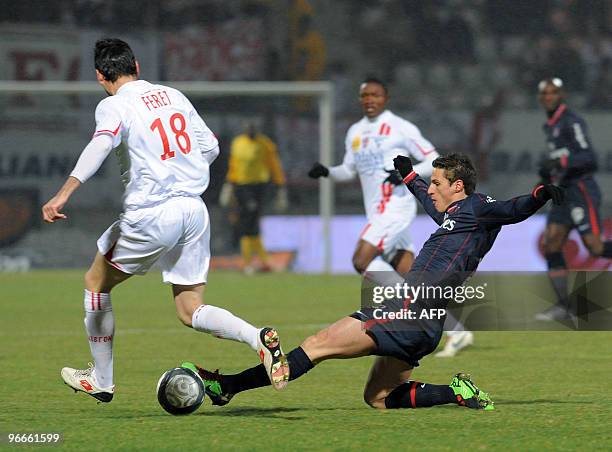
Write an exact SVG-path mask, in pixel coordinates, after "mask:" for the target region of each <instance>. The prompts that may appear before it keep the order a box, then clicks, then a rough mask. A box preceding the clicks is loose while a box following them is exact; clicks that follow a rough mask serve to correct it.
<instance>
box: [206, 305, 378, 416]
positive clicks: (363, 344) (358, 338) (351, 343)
mask: <svg viewBox="0 0 612 452" xmlns="http://www.w3.org/2000/svg"><path fill="white" fill-rule="evenodd" d="M265 330H266V329H265V328H264V329H263V330H262V331H263V333H260V336H261V337H262V342H264V339H265V338H264V336H268V339H272V341H271V342H272V344H271V345H272V350H274V340H273V339H274V335H270V334H269V332H265ZM375 349H376V343H375V342H374V339H372V338H371V337H370V336H369V335H368V334H367V332H366V331H365V330H364V329H363V328H362V324H361V322H360V321H359V320H357V319H355V318H352V317H344V318H342V319H340V320H338V321H337V322H335V323H334V324H332V325H330V326H329V327H327V328H325V329H323V330H321V331H319V332H318V333H316V334H314V335H313V336H310V337H309V338H307V339H306V340H305V341H304V342H303V343H302V345H301V346H300V347H297V348H295V349H293V350H291V351H290V352H289V353H287V358H286V361H287V364H288V367H289V376H288V379H287V380H285V381H284V383H286V382H287V381H292V380H295V379H297V378H300V377H301V376H302V375H304V374H305V373H306V372H308V371H309V370H310V369H312V368H313V367H314V366H315V365H316V364H318V363H320V362H321V361H325V360H326V359H331V358H357V357H359V356H367V355H370V354H371V353H372V352H373V351H374V350H375ZM271 354H274V352H271ZM196 368H197V370H198V373H199V374H200V376H201V377H202V379H203V380H204V387H205V388H209V389H208V391H207V394H209V395H210V394H213V395H212V396H211V400H216V401H219V402H221V403H215V405H225V404H226V403H228V402H229V400H230V399H231V398H232V397H233V396H234V395H236V394H238V393H240V392H243V391H248V390H250V389H255V388H260V387H263V386H268V385H270V384H271V379H270V372H269V371H268V370H267V369H266V367H265V366H264V364H260V365H258V366H255V367H251V368H250V369H247V370H245V371H243V372H240V373H239V374H235V375H223V374H219V373H218V372H211V371H209V370H206V369H203V368H202V367H199V366H196ZM217 385H218V387H217Z"/></svg>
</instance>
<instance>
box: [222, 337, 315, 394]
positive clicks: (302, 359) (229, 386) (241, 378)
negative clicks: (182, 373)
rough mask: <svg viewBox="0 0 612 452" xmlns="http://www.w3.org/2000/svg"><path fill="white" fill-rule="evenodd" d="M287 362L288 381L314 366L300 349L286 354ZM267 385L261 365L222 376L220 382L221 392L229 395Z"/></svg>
mask: <svg viewBox="0 0 612 452" xmlns="http://www.w3.org/2000/svg"><path fill="white" fill-rule="evenodd" d="M287 361H289V371H290V374H289V380H295V379H296V378H299V377H301V376H302V375H304V374H305V373H306V372H308V371H309V370H310V369H312V368H313V367H314V364H312V361H310V358H308V355H306V353H305V352H304V350H303V349H302V347H298V348H296V349H293V350H291V351H290V352H289V353H288V354H287ZM269 385H270V378H268V374H267V373H266V368H265V367H264V365H263V364H259V365H258V366H255V367H251V368H250V369H247V370H245V371H242V372H240V373H239V374H235V375H224V376H223V379H222V381H221V386H222V387H223V391H225V392H229V393H231V394H238V393H239V392H242V391H248V390H249V389H255V388H261V387H263V386H269Z"/></svg>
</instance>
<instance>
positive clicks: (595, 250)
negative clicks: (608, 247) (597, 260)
mask: <svg viewBox="0 0 612 452" xmlns="http://www.w3.org/2000/svg"><path fill="white" fill-rule="evenodd" d="M584 246H585V247H586V249H587V251H588V252H589V254H590V255H591V256H592V257H599V256H601V253H602V252H603V243H601V241H585V242H584Z"/></svg>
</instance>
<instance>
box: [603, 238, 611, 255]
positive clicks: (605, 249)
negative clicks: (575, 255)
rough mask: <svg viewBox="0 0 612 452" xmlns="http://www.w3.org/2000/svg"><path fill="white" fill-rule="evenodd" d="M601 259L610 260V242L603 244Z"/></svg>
mask: <svg viewBox="0 0 612 452" xmlns="http://www.w3.org/2000/svg"><path fill="white" fill-rule="evenodd" d="M601 255H602V257H607V258H608V259H612V241H610V240H608V241H607V242H604V243H603V251H602V252H601Z"/></svg>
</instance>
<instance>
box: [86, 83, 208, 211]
mask: <svg viewBox="0 0 612 452" xmlns="http://www.w3.org/2000/svg"><path fill="white" fill-rule="evenodd" d="M101 134H106V135H109V136H111V137H112V139H113V148H116V150H115V152H116V154H117V156H118V158H119V164H120V166H121V177H122V179H123V182H124V184H125V194H124V200H123V203H124V209H125V210H132V209H138V208H140V207H145V206H151V205H154V204H158V203H160V202H162V201H164V200H166V199H168V198H170V197H173V196H199V195H201V194H202V193H203V192H204V190H206V187H208V183H209V179H210V175H209V163H208V161H207V160H206V158H205V157H204V154H206V152H208V151H212V150H213V149H216V147H217V146H218V142H217V138H216V137H215V136H214V135H213V133H212V132H211V131H210V129H209V128H208V127H207V126H206V124H205V123H204V121H203V120H202V118H201V117H200V115H199V114H198V113H197V111H196V110H195V108H194V107H193V105H191V102H189V100H188V99H187V98H186V97H185V96H184V95H183V94H182V93H181V92H180V91H178V90H176V89H174V88H170V87H167V86H163V85H154V84H152V83H149V82H147V81H145V80H136V81H132V82H128V83H126V84H124V85H123V86H121V87H120V88H119V90H118V91H117V93H116V94H115V95H114V96H109V97H107V98H106V99H104V100H102V101H101V102H100V103H99V104H98V106H97V108H96V131H95V133H94V137H96V136H98V135H101Z"/></svg>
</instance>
